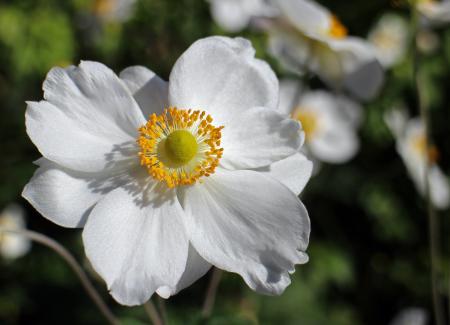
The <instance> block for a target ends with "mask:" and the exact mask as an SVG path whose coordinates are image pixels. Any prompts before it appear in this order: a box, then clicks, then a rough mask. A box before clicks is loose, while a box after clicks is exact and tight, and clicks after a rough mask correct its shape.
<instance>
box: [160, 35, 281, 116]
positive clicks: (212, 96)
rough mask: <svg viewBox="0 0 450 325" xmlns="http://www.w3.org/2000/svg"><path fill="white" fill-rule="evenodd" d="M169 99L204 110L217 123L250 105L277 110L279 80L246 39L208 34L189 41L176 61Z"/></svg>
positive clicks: (171, 78) (183, 105)
mask: <svg viewBox="0 0 450 325" xmlns="http://www.w3.org/2000/svg"><path fill="white" fill-rule="evenodd" d="M169 102H170V105H171V106H176V107H179V108H191V109H201V110H206V111H208V112H209V113H210V114H211V115H212V117H213V119H214V120H215V123H216V124H218V125H225V124H226V122H227V121H228V120H230V119H231V118H232V117H233V116H234V115H236V114H238V113H240V112H243V111H245V110H246V109H249V108H252V107H256V106H264V107H268V108H272V109H276V107H277V104H278V79H277V78H276V76H275V74H274V72H273V71H272V69H271V68H270V67H269V65H268V64H267V63H265V62H263V61H261V60H258V59H255V58H254V49H253V48H252V46H251V44H250V42H249V41H247V40H245V39H243V38H234V39H231V38H227V37H218V36H214V37H208V38H204V39H201V40H199V41H197V42H195V43H194V44H192V45H191V47H189V49H188V50H187V51H186V52H184V54H183V55H182V56H181V57H180V58H179V59H178V61H177V62H176V63H175V66H174V68H173V70H172V72H171V74H170V80H169Z"/></svg>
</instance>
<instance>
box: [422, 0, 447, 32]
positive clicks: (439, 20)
mask: <svg viewBox="0 0 450 325" xmlns="http://www.w3.org/2000/svg"><path fill="white" fill-rule="evenodd" d="M417 10H418V11H419V13H420V15H421V17H422V22H423V24H424V25H425V26H431V27H440V26H443V25H446V24H448V23H449V22H450V1H449V0H443V1H439V0H419V1H418V2H417Z"/></svg>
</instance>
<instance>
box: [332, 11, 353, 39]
mask: <svg viewBox="0 0 450 325" xmlns="http://www.w3.org/2000/svg"><path fill="white" fill-rule="evenodd" d="M347 34H348V32H347V28H346V27H345V26H344V25H343V24H342V23H341V21H340V20H339V18H337V17H336V16H335V15H331V17H330V27H329V30H328V35H329V36H331V37H333V38H344V37H346V36H347Z"/></svg>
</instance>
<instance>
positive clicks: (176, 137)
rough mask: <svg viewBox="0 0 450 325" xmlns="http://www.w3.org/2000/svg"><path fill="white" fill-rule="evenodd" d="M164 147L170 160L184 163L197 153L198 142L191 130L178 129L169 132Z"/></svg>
mask: <svg viewBox="0 0 450 325" xmlns="http://www.w3.org/2000/svg"><path fill="white" fill-rule="evenodd" d="M164 149H165V150H166V152H167V156H168V157H169V159H170V160H172V161H173V162H174V163H176V164H180V165H184V164H186V163H188V162H189V161H191V159H192V158H194V156H195V155H196V154H197V149H198V144H197V140H196V139H195V137H194V136H193V135H192V134H191V133H190V132H189V131H186V130H177V131H174V132H172V133H171V134H169V136H168V137H167V139H166V141H165V143H164Z"/></svg>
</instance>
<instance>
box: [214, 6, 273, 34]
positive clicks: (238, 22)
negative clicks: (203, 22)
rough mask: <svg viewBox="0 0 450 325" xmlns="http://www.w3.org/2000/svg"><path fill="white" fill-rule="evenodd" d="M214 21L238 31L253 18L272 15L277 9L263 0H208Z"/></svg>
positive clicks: (225, 28)
mask: <svg viewBox="0 0 450 325" xmlns="http://www.w3.org/2000/svg"><path fill="white" fill-rule="evenodd" d="M208 1H209V3H210V10H211V16H212V18H213V19H214V21H215V22H216V23H217V24H218V25H219V26H220V27H222V28H223V29H224V30H226V31H229V32H239V31H241V30H242V29H244V28H245V27H247V26H248V25H249V24H250V22H251V20H252V19H253V18H260V17H273V16H275V15H276V14H277V10H276V9H275V8H274V7H273V6H271V5H270V4H269V3H268V1H265V0H208Z"/></svg>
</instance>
